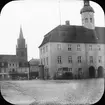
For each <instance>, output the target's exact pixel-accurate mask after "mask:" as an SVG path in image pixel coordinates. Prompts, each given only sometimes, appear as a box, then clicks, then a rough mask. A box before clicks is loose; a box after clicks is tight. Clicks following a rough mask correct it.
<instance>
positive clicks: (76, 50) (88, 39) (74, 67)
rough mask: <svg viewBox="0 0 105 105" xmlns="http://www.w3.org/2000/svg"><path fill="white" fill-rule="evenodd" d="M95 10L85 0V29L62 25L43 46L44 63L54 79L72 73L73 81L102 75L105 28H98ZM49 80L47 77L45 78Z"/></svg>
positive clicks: (68, 24)
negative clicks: (95, 22)
mask: <svg viewBox="0 0 105 105" xmlns="http://www.w3.org/2000/svg"><path fill="white" fill-rule="evenodd" d="M94 13H95V12H94V9H93V8H92V7H91V6H90V3H89V1H87V0H85V1H84V6H83V8H82V9H81V11H80V14H81V18H82V19H81V21H82V26H76V25H70V23H69V21H66V23H65V25H59V26H57V27H55V28H54V29H53V30H51V31H50V32H48V33H47V34H46V35H45V36H44V39H43V41H42V43H41V45H40V46H39V50H40V64H42V65H44V75H45V74H48V75H49V76H50V78H53V77H54V76H56V77H57V76H58V77H59V76H60V75H62V74H64V73H71V74H72V76H73V78H89V77H97V76H102V75H103V72H104V68H105V27H95V24H94V21H95V19H94ZM45 77H46V76H45Z"/></svg>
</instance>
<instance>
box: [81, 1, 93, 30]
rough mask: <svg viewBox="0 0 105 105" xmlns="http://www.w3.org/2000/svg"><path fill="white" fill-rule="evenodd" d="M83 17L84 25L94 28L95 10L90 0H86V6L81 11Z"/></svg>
mask: <svg viewBox="0 0 105 105" xmlns="http://www.w3.org/2000/svg"><path fill="white" fill-rule="evenodd" d="M80 14H81V17H82V25H83V26H84V27H86V28H89V29H94V28H95V25H94V10H93V8H92V7H91V6H90V3H89V0H84V6H83V8H82V9H81V11H80Z"/></svg>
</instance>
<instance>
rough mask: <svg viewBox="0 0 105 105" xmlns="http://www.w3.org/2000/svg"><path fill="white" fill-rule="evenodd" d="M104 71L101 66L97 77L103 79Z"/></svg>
mask: <svg viewBox="0 0 105 105" xmlns="http://www.w3.org/2000/svg"><path fill="white" fill-rule="evenodd" d="M103 70H104V68H103V67H102V66H99V67H98V70H97V76H98V77H99V78H100V77H103Z"/></svg>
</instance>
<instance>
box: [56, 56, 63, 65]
mask: <svg viewBox="0 0 105 105" xmlns="http://www.w3.org/2000/svg"><path fill="white" fill-rule="evenodd" d="M57 60H58V63H59V64H61V63H62V62H61V56H58V58H57Z"/></svg>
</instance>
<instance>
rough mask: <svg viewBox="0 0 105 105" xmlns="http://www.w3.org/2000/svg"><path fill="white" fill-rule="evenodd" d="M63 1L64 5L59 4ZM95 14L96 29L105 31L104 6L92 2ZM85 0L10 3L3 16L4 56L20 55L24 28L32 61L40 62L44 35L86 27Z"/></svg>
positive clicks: (19, 0) (1, 44)
mask: <svg viewBox="0 0 105 105" xmlns="http://www.w3.org/2000/svg"><path fill="white" fill-rule="evenodd" d="M59 1H60V2H59ZM90 5H91V6H92V7H93V9H94V11H95V14H94V18H95V26H99V27H105V20H104V19H105V16H104V11H103V9H102V8H101V6H100V5H99V4H97V3H95V2H92V1H90ZM82 7H83V1H82V0H17V1H12V2H9V3H7V4H6V5H5V6H4V7H3V8H2V11H1V14H0V54H16V44H17V39H18V37H19V32H20V26H21V27H22V31H23V36H24V38H25V39H26V43H27V48H28V49H27V50H28V60H30V59H32V58H35V59H37V58H39V48H38V47H39V45H40V44H41V43H42V41H43V38H44V35H46V34H47V33H48V32H49V31H51V30H52V29H54V28H55V27H57V26H58V25H60V24H61V25H64V24H65V21H66V20H69V21H70V25H82V23H81V14H80V10H81V9H82Z"/></svg>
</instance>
